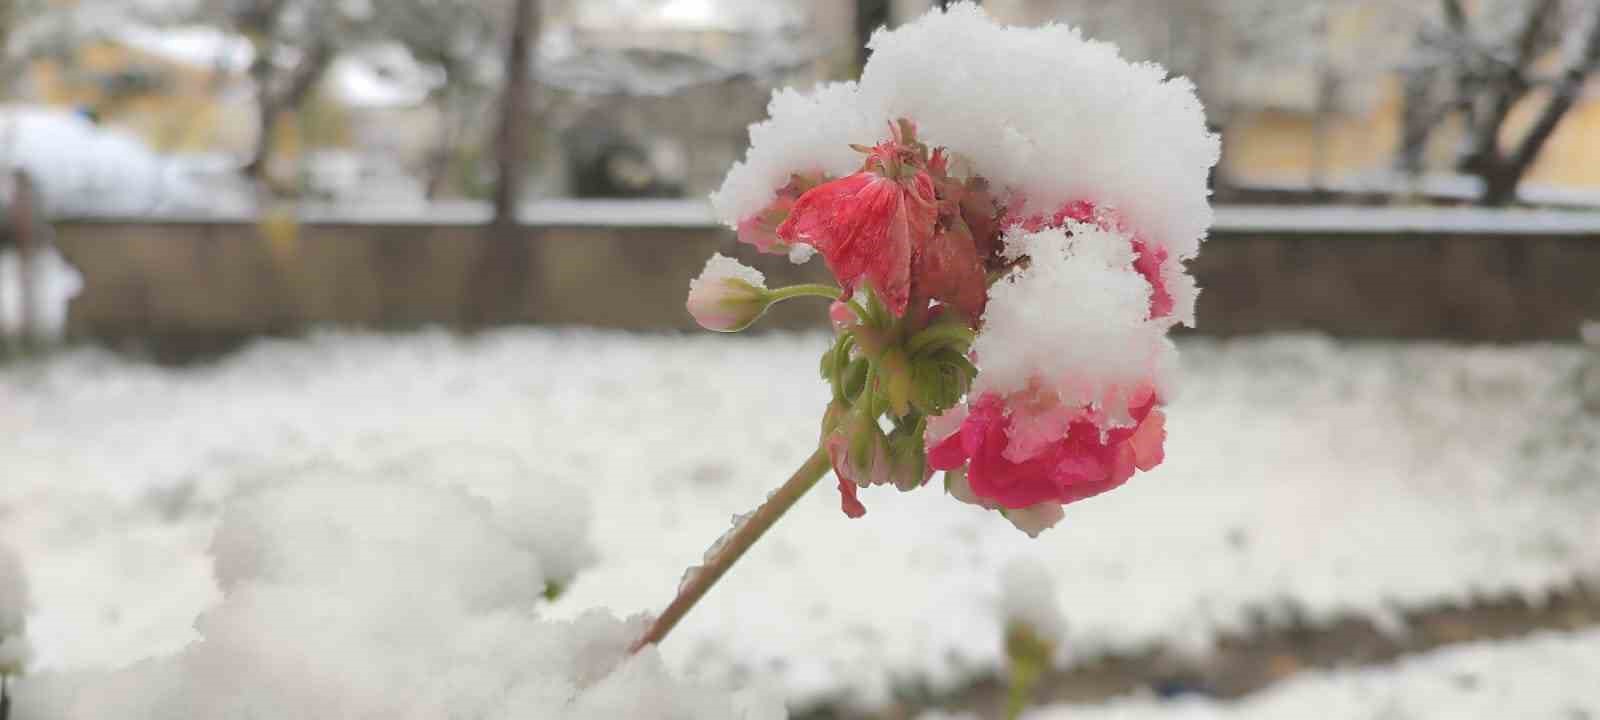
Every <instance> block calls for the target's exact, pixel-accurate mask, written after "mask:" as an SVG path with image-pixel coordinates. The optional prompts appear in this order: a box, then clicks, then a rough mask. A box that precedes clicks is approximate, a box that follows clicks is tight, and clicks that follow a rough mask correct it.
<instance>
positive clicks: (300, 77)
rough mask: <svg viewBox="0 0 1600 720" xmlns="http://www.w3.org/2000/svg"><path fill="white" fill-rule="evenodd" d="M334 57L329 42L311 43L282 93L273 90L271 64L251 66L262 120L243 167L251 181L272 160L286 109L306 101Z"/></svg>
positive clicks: (263, 171) (261, 175)
mask: <svg viewBox="0 0 1600 720" xmlns="http://www.w3.org/2000/svg"><path fill="white" fill-rule="evenodd" d="M258 52H260V51H259V50H258ZM333 57H334V48H333V46H332V45H330V44H328V43H326V42H324V43H318V44H317V45H314V46H312V48H311V52H310V53H309V54H308V55H307V56H306V58H305V59H304V60H303V61H301V63H300V65H299V67H297V68H295V70H294V76H293V77H291V78H290V79H289V84H288V86H287V87H285V88H283V90H282V91H281V92H274V91H273V88H272V77H271V75H272V71H271V67H270V65H268V66H266V67H262V66H260V65H259V63H258V65H256V66H253V67H252V68H251V75H252V76H254V77H255V80H256V113H257V115H256V117H257V120H259V122H260V123H261V137H260V138H257V140H256V149H255V152H254V153H252V154H251V157H250V162H249V163H247V164H245V166H244V174H245V176H246V177H248V178H250V179H252V180H261V179H264V178H265V177H266V175H267V164H268V163H269V162H271V161H272V153H273V151H274V149H276V146H277V139H278V121H279V120H280V119H282V117H283V114H284V113H285V112H287V111H292V110H298V109H300V106H302V105H304V104H305V101H306V98H308V97H310V96H311V91H312V90H315V89H316V88H317V83H318V81H320V80H322V76H323V74H324V73H326V71H327V69H328V66H329V65H331V64H333Z"/></svg>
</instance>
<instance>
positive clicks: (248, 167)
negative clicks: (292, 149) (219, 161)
mask: <svg viewBox="0 0 1600 720" xmlns="http://www.w3.org/2000/svg"><path fill="white" fill-rule="evenodd" d="M256 123H257V127H260V128H261V135H260V137H258V138H256V147H255V149H254V150H252V151H251V152H250V162H247V163H245V165H244V176H245V177H247V178H250V179H251V180H257V181H259V180H261V179H263V178H265V177H266V175H267V161H268V160H270V159H271V158H272V151H273V150H274V149H275V146H276V145H277V137H278V106H277V105H276V104H274V103H273V102H272V100H271V98H268V97H266V96H265V94H263V95H262V97H261V98H260V99H259V100H258V101H257V102H256Z"/></svg>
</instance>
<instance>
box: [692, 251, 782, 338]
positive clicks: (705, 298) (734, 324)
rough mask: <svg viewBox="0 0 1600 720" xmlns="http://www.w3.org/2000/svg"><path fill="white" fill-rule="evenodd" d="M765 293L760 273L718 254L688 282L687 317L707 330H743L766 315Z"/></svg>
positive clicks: (763, 278)
mask: <svg viewBox="0 0 1600 720" xmlns="http://www.w3.org/2000/svg"><path fill="white" fill-rule="evenodd" d="M766 290H767V280H766V277H765V276H763V275H762V274H761V271H759V270H756V269H755V268H753V267H750V266H748V265H745V264H743V263H740V262H739V261H738V260H734V259H733V258H730V257H727V256H726V255H723V254H721V253H717V254H714V255H712V256H711V259H710V260H707V261H706V268H705V270H703V271H701V272H700V277H697V278H695V279H693V280H691V281H689V301H688V308H689V314H690V315H693V316H694V319H695V322H698V323H700V327H703V328H705V329H707V330H716V331H718V332H735V331H739V330H743V329H745V328H747V327H750V324H751V323H753V322H755V321H756V319H757V318H759V317H761V314H762V313H764V312H766V310H767V298H766V295H767V292H766Z"/></svg>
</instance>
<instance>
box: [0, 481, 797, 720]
mask: <svg viewBox="0 0 1600 720" xmlns="http://www.w3.org/2000/svg"><path fill="white" fill-rule="evenodd" d="M501 520H502V518H501V517H500V516H497V514H496V510H495V507H494V506H493V505H492V504H491V503H490V502H489V501H487V500H484V499H482V498H480V497H476V496H473V495H470V494H468V493H467V492H465V491H462V490H458V489H450V488H442V487H438V486H435V485H432V484H426V483H395V482H383V481H346V482H334V481H328V480H320V481H314V482H311V481H307V482H296V483H289V484H287V485H281V486H270V487H267V488H264V489H261V490H258V491H255V492H253V493H250V494H247V495H244V496H241V497H238V498H235V499H234V500H233V501H231V502H230V504H229V505H228V507H227V509H226V510H225V512H224V515H223V518H222V521H221V523H220V526H219V527H218V529H217V531H216V534H215V537H214V540H213V543H212V551H213V554H214V557H215V570H216V576H217V580H218V582H219V584H220V585H221V587H222V590H223V599H222V602H221V603H220V604H219V605H218V606H216V607H215V608H212V609H211V610H209V611H208V612H206V613H205V614H204V615H203V616H202V617H201V618H200V619H199V621H198V622H197V629H198V630H199V632H200V636H201V638H200V639H199V640H197V641H195V642H193V643H191V644H190V645H189V646H188V647H187V648H185V649H184V650H183V651H182V652H179V653H177V654H176V655H172V656H167V657H161V658H156V659H151V660H146V661H143V662H140V663H137V664H135V665H133V666H131V667H127V668H123V669H119V670H114V671H109V672H96V671H84V672H63V673H53V672H52V673H41V674H38V675H35V676H31V677H28V678H27V679H26V681H25V682H23V683H20V684H19V685H18V687H17V688H16V690H17V706H16V708H15V712H16V717H15V720H93V719H97V718H106V719H108V720H109V719H112V718H116V719H118V720H124V719H140V718H149V719H151V720H154V719H157V718H177V717H194V718H254V717H297V718H374V719H376V718H383V719H385V720H388V719H397V718H419V719H420V718H442V717H453V718H481V719H489V718H507V719H510V718H533V717H537V718H615V717H637V718H767V717H778V716H781V715H782V708H781V706H777V705H774V704H773V703H771V702H770V701H767V700H764V699H763V698H760V697H756V696H752V695H736V694H730V693H728V692H725V691H720V690H719V689H717V688H710V687H702V686H697V685H695V684H693V683H690V682H685V681H682V680H679V679H676V678H674V677H672V676H671V675H670V674H669V673H668V672H667V670H666V669H665V667H664V666H663V664H662V662H661V659H660V656H659V655H658V654H657V653H656V652H655V651H654V650H653V649H648V650H644V651H641V652H639V653H637V654H632V655H630V654H629V652H628V648H629V646H630V644H631V643H632V641H633V639H634V638H635V637H637V635H638V634H639V632H640V631H641V630H642V629H643V619H642V618H635V619H632V620H627V621H622V620H617V619H615V618H613V617H611V616H609V615H608V614H606V613H604V612H599V611H592V612H589V613H586V614H584V615H582V616H581V617H578V618H576V619H574V620H571V621H557V620H550V619H544V618H541V617H540V615H539V610H538V608H539V605H540V603H541V599H542V594H543V592H544V589H545V586H546V582H547V580H548V579H549V575H548V574H547V571H546V570H545V565H546V563H547V562H549V556H546V557H544V558H542V557H541V555H540V554H539V553H537V552H535V551H534V549H533V547H532V545H534V544H538V543H544V542H552V541H555V542H559V541H560V539H559V537H558V536H559V534H560V533H556V534H555V535H553V536H546V537H540V532H539V531H538V530H533V531H530V532H524V533H518V532H514V531H512V530H511V529H508V528H507V527H506V526H505V525H504V524H503V523H502V522H501ZM530 541H536V542H532V543H530ZM545 549H546V551H547V552H548V553H550V554H551V555H557V554H559V553H560V552H562V550H561V549H560V548H559V547H550V546H545ZM554 564H555V565H556V566H557V567H558V568H560V570H561V571H563V572H564V571H567V570H569V568H565V567H562V565H564V564H570V561H559V560H558V561H555V562H554ZM0 570H3V566H0ZM3 577H4V574H3V573H0V578H3ZM0 599H3V598H0ZM3 610H4V605H0V611H3ZM3 618H4V616H3V615H0V619H3Z"/></svg>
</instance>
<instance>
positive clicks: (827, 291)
mask: <svg viewBox="0 0 1600 720" xmlns="http://www.w3.org/2000/svg"><path fill="white" fill-rule="evenodd" d="M797 297H820V298H827V299H829V300H838V299H839V288H836V287H834V286H832V285H823V284H821V283H804V284H801V285H790V286H788V287H781V288H777V289H774V290H769V291H767V299H768V300H770V301H772V302H782V301H784V300H788V299H789V298H797Z"/></svg>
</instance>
